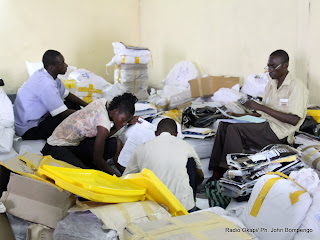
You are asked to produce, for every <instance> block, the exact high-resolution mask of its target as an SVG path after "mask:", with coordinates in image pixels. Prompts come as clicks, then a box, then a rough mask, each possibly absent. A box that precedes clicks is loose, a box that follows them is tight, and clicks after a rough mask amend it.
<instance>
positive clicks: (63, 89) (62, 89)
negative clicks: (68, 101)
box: [55, 78, 69, 99]
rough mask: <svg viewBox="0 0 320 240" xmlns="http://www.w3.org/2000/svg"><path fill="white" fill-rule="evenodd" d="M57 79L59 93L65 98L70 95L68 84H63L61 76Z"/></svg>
mask: <svg viewBox="0 0 320 240" xmlns="http://www.w3.org/2000/svg"><path fill="white" fill-rule="evenodd" d="M55 81H57V86H58V90H59V94H60V96H61V98H62V99H65V98H66V97H68V95H69V90H68V89H67V88H66V86H65V85H64V84H63V82H62V81H61V80H60V78H57V79H56V80H55Z"/></svg>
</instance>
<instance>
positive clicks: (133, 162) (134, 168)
mask: <svg viewBox="0 0 320 240" xmlns="http://www.w3.org/2000/svg"><path fill="white" fill-rule="evenodd" d="M140 149H141V146H139V147H137V148H136V150H135V151H134V152H133V154H132V156H131V158H130V161H129V163H128V166H127V167H126V170H125V171H124V173H123V175H127V174H131V173H138V172H140V169H139V166H138V156H139V152H140Z"/></svg>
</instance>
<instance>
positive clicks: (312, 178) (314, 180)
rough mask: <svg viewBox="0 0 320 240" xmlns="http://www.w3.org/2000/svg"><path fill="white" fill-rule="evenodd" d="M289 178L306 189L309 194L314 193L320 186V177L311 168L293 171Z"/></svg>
mask: <svg viewBox="0 0 320 240" xmlns="http://www.w3.org/2000/svg"><path fill="white" fill-rule="evenodd" d="M289 177H290V178H291V179H292V180H294V181H295V182H297V183H298V184H300V185H301V186H302V187H304V188H305V189H306V190H307V191H308V192H309V193H311V194H312V193H313V192H314V191H315V190H316V189H317V187H318V185H319V176H318V174H317V173H316V172H315V171H314V170H313V169H311V168H303V169H301V170H299V171H293V172H291V173H290V175H289Z"/></svg>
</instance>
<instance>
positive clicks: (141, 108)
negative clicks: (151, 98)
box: [134, 103, 157, 118]
mask: <svg viewBox="0 0 320 240" xmlns="http://www.w3.org/2000/svg"><path fill="white" fill-rule="evenodd" d="M134 107H135V109H136V111H135V113H134V115H135V116H139V117H142V118H147V117H151V116H154V115H155V114H156V113H157V109H155V108H153V107H152V106H151V105H150V104H148V103H136V104H135V105H134Z"/></svg>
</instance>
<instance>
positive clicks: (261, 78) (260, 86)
mask: <svg viewBox="0 0 320 240" xmlns="http://www.w3.org/2000/svg"><path fill="white" fill-rule="evenodd" d="M268 81H269V77H268V74H267V73H263V74H261V75H249V76H248V78H247V80H246V81H245V82H244V84H243V86H242V88H241V92H242V93H245V94H247V95H250V96H252V97H263V96H264V89H265V87H266V85H267V83H268Z"/></svg>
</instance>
